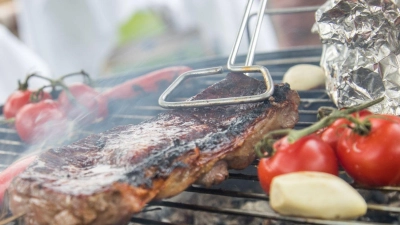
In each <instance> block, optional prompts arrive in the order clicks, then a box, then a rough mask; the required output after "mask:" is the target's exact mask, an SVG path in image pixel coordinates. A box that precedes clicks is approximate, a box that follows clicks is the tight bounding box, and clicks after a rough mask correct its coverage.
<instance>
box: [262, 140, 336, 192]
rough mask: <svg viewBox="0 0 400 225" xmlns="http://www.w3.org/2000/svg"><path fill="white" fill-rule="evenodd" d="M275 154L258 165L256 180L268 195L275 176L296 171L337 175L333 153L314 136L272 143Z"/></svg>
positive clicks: (263, 159)
mask: <svg viewBox="0 0 400 225" xmlns="http://www.w3.org/2000/svg"><path fill="white" fill-rule="evenodd" d="M273 149H274V152H275V154H274V155H273V156H272V157H270V158H261V159H260V162H259V164H258V178H259V180H260V184H261V187H262V188H263V190H264V191H265V192H266V193H268V192H269V190H270V185H271V181H272V179H273V178H274V177H275V176H278V175H281V174H286V173H290V172H297V171H320V172H326V173H331V174H334V175H337V174H338V163H337V159H336V155H335V152H334V151H333V149H332V148H331V147H330V146H329V145H328V144H327V143H325V142H323V141H322V140H321V139H320V138H319V137H318V136H316V135H308V136H305V137H302V138H300V139H299V140H296V141H295V142H294V143H289V141H288V139H287V137H284V138H282V139H280V140H278V141H277V142H275V143H274V145H273Z"/></svg>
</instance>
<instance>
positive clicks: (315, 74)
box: [283, 64, 325, 90]
mask: <svg viewBox="0 0 400 225" xmlns="http://www.w3.org/2000/svg"><path fill="white" fill-rule="evenodd" d="M283 82H285V83H288V84H290V87H291V88H293V89H294V90H310V89H314V88H318V87H323V86H324V85H325V74H324V70H323V69H322V68H321V67H319V66H315V65H310V64H299V65H296V66H293V67H291V68H290V69H289V70H288V71H287V72H286V73H285V75H284V76H283Z"/></svg>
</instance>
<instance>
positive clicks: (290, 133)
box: [255, 97, 384, 158]
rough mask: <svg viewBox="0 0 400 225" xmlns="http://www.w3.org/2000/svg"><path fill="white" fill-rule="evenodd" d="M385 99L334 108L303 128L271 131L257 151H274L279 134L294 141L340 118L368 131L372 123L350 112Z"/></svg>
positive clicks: (259, 144) (361, 129) (261, 155)
mask: <svg viewBox="0 0 400 225" xmlns="http://www.w3.org/2000/svg"><path fill="white" fill-rule="evenodd" d="M383 99H384V97H381V98H377V99H375V100H372V101H370V102H367V103H364V104H361V105H358V106H355V107H351V108H348V109H344V110H333V111H332V113H331V114H330V115H328V116H326V117H323V118H322V119H321V120H319V121H318V122H315V123H314V124H312V125H311V126H309V127H307V128H304V129H301V130H293V129H281V130H275V131H271V132H269V133H268V134H266V135H265V136H264V137H263V138H262V139H261V141H260V142H258V143H257V144H256V146H255V153H256V154H257V156H258V157H260V158H262V157H265V152H273V149H272V144H273V137H274V136H277V135H287V139H288V142H289V143H294V142H295V141H297V140H299V139H300V138H302V137H304V136H307V135H310V134H312V133H315V132H317V131H318V130H321V129H322V128H324V127H327V126H329V125H330V124H332V123H333V122H335V121H336V120H337V119H339V118H346V119H348V120H350V121H353V122H354V123H355V124H356V126H357V127H356V129H358V130H359V131H360V132H368V129H369V126H370V124H369V123H368V122H365V123H360V122H355V120H357V121H358V119H356V118H352V117H351V115H350V114H352V113H354V112H358V111H360V110H362V109H366V108H368V107H370V106H373V105H375V104H377V103H378V102H381V101H382V100H383Z"/></svg>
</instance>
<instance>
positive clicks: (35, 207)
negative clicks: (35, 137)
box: [8, 73, 299, 225]
mask: <svg viewBox="0 0 400 225" xmlns="http://www.w3.org/2000/svg"><path fill="white" fill-rule="evenodd" d="M264 91H265V84H264V83H263V82H261V81H258V80H256V79H253V78H250V77H247V76H245V75H243V74H238V73H231V74H228V75H227V77H226V79H224V80H222V81H220V82H218V83H216V84H214V85H213V86H210V87H209V88H207V89H205V90H204V91H203V92H201V93H200V94H198V95H196V96H194V97H193V98H192V99H211V98H222V97H233V96H246V95H254V94H259V93H262V92H264ZM189 100H191V99H189ZM298 104H299V96H298V94H297V93H296V92H295V91H292V90H290V88H289V86H288V85H285V84H282V85H276V87H275V93H274V95H273V96H272V97H270V99H269V100H267V101H264V102H258V103H249V104H240V105H228V106H216V107H205V108H190V109H176V110H170V111H167V112H165V113H162V114H160V115H158V116H157V117H155V118H154V119H151V120H149V121H145V122H143V123H141V124H138V125H126V126H119V127H116V128H114V129H111V130H109V131H106V132H104V133H100V134H95V135H91V136H88V137H87V138H85V139H82V140H80V141H77V142H75V143H73V144H70V145H66V146H63V147H59V148H54V149H49V150H48V151H46V152H44V153H42V154H41V155H40V156H39V157H38V159H36V160H35V161H34V162H33V163H32V164H31V165H30V166H29V167H28V168H27V169H26V170H25V171H24V172H23V173H22V174H20V175H19V176H18V177H16V178H15V179H14V181H13V183H12V184H11V186H10V187H9V190H8V191H9V194H10V207H11V210H12V211H13V213H20V212H26V215H25V223H26V224H63V225H72V224H97V225H98V224H125V223H127V222H128V221H129V218H130V217H131V215H132V214H133V213H137V212H140V211H141V210H142V208H143V207H144V206H145V205H146V203H148V202H149V201H151V200H153V199H162V198H167V197H171V196H174V195H177V194H179V193H180V192H182V191H184V190H185V189H186V188H187V187H188V186H189V185H191V184H193V183H195V182H198V183H201V184H203V185H205V186H209V185H212V184H216V183H220V182H222V181H223V180H224V179H226V178H227V176H228V172H227V170H228V169H244V168H246V167H247V166H248V165H249V164H250V163H251V162H252V161H253V160H254V158H255V154H254V150H253V147H254V145H255V143H256V142H257V141H259V140H260V139H261V137H262V136H263V134H265V133H267V132H269V131H271V130H274V129H280V128H291V127H293V126H294V125H295V123H296V122H297V120H298V111H297V107H298Z"/></svg>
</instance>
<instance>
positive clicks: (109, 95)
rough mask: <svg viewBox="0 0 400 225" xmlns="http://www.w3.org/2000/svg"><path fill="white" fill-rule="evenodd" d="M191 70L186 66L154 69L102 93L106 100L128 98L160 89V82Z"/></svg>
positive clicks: (170, 80) (170, 79)
mask: <svg viewBox="0 0 400 225" xmlns="http://www.w3.org/2000/svg"><path fill="white" fill-rule="evenodd" d="M189 70H191V68H189V67H187V66H174V67H167V68H164V69H160V70H156V71H153V72H150V73H148V74H145V75H143V76H140V77H137V78H134V79H131V80H128V81H126V82H125V83H122V84H120V85H117V86H115V87H113V88H111V89H110V90H108V91H105V92H103V93H102V96H104V97H105V98H106V99H107V100H108V101H112V100H117V99H129V98H133V97H137V96H139V95H142V94H144V93H149V92H155V91H157V90H160V87H159V85H160V84H162V83H171V82H172V81H173V80H174V79H175V78H177V77H178V76H179V75H181V74H182V73H184V72H187V71H189Z"/></svg>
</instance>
